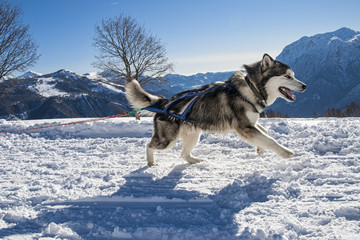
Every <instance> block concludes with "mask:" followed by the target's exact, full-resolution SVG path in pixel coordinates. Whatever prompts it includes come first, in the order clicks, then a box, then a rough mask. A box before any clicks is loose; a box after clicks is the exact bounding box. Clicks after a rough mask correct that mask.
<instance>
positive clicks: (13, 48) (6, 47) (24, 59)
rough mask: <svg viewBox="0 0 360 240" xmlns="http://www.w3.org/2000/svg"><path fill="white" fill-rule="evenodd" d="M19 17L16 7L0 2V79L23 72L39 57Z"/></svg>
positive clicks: (25, 26) (19, 13)
mask: <svg viewBox="0 0 360 240" xmlns="http://www.w3.org/2000/svg"><path fill="white" fill-rule="evenodd" d="M21 15H22V10H21V9H20V8H19V7H18V6H12V5H11V4H9V3H8V2H7V1H6V0H0V79H1V78H2V77H3V76H6V75H9V74H11V73H12V72H14V71H25V70H26V69H27V68H28V67H30V66H32V65H33V64H34V63H35V61H36V60H37V59H38V58H39V57H40V55H38V54H37V48H38V47H37V45H36V44H35V43H34V42H33V41H32V39H31V36H30V34H29V26H28V25H24V24H23V23H22V19H21Z"/></svg>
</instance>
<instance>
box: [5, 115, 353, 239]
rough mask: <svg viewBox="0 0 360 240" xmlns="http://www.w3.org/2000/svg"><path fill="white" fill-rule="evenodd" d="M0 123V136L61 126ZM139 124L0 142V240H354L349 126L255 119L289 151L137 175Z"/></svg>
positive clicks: (168, 165)
mask: <svg viewBox="0 0 360 240" xmlns="http://www.w3.org/2000/svg"><path fill="white" fill-rule="evenodd" d="M70 121H74V120H73V119H65V120H41V121H13V122H12V121H5V120H0V131H7V130H13V129H22V128H28V127H34V126H35V127H37V126H41V125H44V124H45V125H46V124H54V123H61V122H70ZM151 122H152V121H151V119H150V118H142V119H141V121H140V122H139V121H136V120H134V119H133V118H121V119H111V120H105V121H100V122H92V123H83V124H79V125H70V126H63V127H57V128H49V129H44V130H35V131H32V132H26V133H8V134H0V239H174V240H176V239H189V240H193V239H194V240H196V239H206V240H207V239H214V240H217V239H224V240H225V239H226V240H229V239H230V240H231V239H354V240H355V239H360V160H359V158H360V119H359V118H345V119H261V120H260V122H261V123H262V124H263V125H264V126H265V127H266V128H267V129H268V130H269V134H270V135H271V136H273V137H274V138H275V139H276V140H277V141H279V142H280V143H282V144H283V145H285V146H287V147H289V148H291V149H293V150H295V152H296V154H295V157H294V158H292V159H290V160H283V159H280V158H279V157H278V156H276V155H274V154H273V153H270V152H266V153H265V156H264V157H260V156H258V155H257V154H256V153H255V149H254V148H252V147H250V146H248V145H247V144H245V143H244V142H242V141H241V140H239V139H238V138H237V136H236V135H235V134H227V135H214V134H205V135H203V136H202V137H201V141H200V144H199V145H198V146H197V147H196V149H195V150H194V152H193V153H194V156H196V157H200V158H206V159H207V161H206V162H203V163H200V164H196V165H188V164H186V162H185V161H183V160H182V159H181V158H180V157H179V155H180V149H181V143H180V142H179V143H178V144H177V145H176V147H175V148H174V149H173V150H171V151H168V152H161V153H158V154H156V155H155V157H156V160H157V162H158V163H159V166H156V167H152V168H148V167H147V166H146V160H145V154H144V153H145V144H146V143H147V142H148V141H149V139H150V137H151V131H152V123H151Z"/></svg>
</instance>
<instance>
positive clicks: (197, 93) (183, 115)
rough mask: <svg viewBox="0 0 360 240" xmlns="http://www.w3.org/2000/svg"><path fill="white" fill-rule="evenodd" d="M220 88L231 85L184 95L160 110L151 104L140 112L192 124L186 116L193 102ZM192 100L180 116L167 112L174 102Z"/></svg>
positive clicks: (226, 84) (216, 86)
mask: <svg viewBox="0 0 360 240" xmlns="http://www.w3.org/2000/svg"><path fill="white" fill-rule="evenodd" d="M220 86H232V84H231V83H225V84H221V85H215V86H212V87H211V88H208V89H205V90H204V91H202V92H195V93H194V92H189V93H186V94H184V95H182V96H180V97H178V98H176V99H174V100H173V101H172V102H171V103H170V104H168V105H167V106H166V107H165V108H163V109H160V108H157V107H154V106H153V105H154V104H156V103H154V104H152V105H150V106H148V107H144V108H142V110H147V111H150V112H155V113H160V114H164V115H168V116H171V117H174V118H177V119H180V120H182V121H186V122H189V123H194V122H192V121H189V120H188V119H186V115H187V114H188V112H189V111H190V110H191V108H192V106H193V105H194V103H195V101H196V100H197V99H198V98H199V97H200V96H202V95H203V94H205V93H207V92H209V91H211V90H213V89H215V88H218V87H220ZM192 97H193V98H194V99H193V100H191V102H190V103H189V104H188V106H187V107H186V109H185V110H184V111H183V113H181V114H176V113H170V112H169V111H168V110H169V108H170V107H171V106H172V105H173V104H174V103H176V102H178V101H180V100H181V99H183V98H192Z"/></svg>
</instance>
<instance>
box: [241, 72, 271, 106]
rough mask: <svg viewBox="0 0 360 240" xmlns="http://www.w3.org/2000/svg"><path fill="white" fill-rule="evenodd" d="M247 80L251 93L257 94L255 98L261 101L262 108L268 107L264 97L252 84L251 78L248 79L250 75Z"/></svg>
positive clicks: (246, 77)
mask: <svg viewBox="0 0 360 240" xmlns="http://www.w3.org/2000/svg"><path fill="white" fill-rule="evenodd" d="M245 80H246V83H247V84H248V85H249V87H250V89H251V91H252V92H253V93H254V94H255V96H256V97H257V98H258V99H259V102H258V103H259V104H260V105H261V106H262V107H264V108H265V107H266V100H265V98H264V96H263V95H262V94H261V93H260V91H259V90H258V89H257V88H256V87H255V86H254V84H253V83H252V82H251V80H250V78H249V77H248V75H246V76H245Z"/></svg>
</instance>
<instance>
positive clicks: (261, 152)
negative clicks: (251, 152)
mask: <svg viewBox="0 0 360 240" xmlns="http://www.w3.org/2000/svg"><path fill="white" fill-rule="evenodd" d="M256 152H257V153H258V154H259V155H260V156H264V153H265V150H264V149H263V148H261V147H257V148H256Z"/></svg>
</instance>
